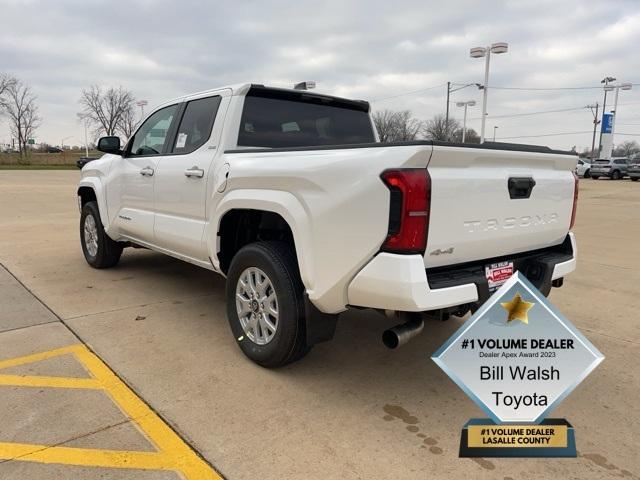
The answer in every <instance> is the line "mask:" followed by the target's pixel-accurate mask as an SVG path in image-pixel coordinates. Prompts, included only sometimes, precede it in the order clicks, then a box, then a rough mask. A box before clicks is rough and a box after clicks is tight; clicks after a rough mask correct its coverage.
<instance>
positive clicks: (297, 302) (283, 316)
mask: <svg viewBox="0 0 640 480" xmlns="http://www.w3.org/2000/svg"><path fill="white" fill-rule="evenodd" d="M227 318H228V320H229V326H230V327H231V331H232V332H233V335H234V337H235V338H236V340H237V342H238V344H239V345H240V348H241V349H242V352H243V353H244V354H245V355H246V356H247V357H249V358H250V359H251V360H253V361H254V362H255V363H257V364H258V365H261V366H263V367H269V368H275V367H280V366H283V365H286V364H288V363H291V362H294V361H296V360H298V359H300V358H302V357H303V356H304V355H306V354H307V353H308V352H309V350H310V347H308V346H307V344H306V331H305V323H304V300H303V285H302V281H301V280H300V274H299V272H298V264H297V261H296V258H295V255H294V252H293V249H292V248H291V246H289V245H288V244H286V243H284V242H257V243H252V244H250V245H247V246H245V247H243V248H242V249H241V250H240V251H239V252H238V253H237V254H236V255H235V256H234V257H233V260H232V261H231V265H230V267H229V272H228V275H227Z"/></svg>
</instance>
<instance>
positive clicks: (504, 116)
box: [470, 106, 589, 120]
mask: <svg viewBox="0 0 640 480" xmlns="http://www.w3.org/2000/svg"><path fill="white" fill-rule="evenodd" d="M587 108H589V107H587V106H585V107H573V108H561V109H558V110H541V111H539V112H528V113H512V114H510V115H487V118H513V117H528V116H530V115H542V114H545V113H560V112H571V111H576V110H585V109H587ZM481 118H482V117H474V118H471V119H470V120H480V119H481Z"/></svg>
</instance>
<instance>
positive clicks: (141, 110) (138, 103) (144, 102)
mask: <svg viewBox="0 0 640 480" xmlns="http://www.w3.org/2000/svg"><path fill="white" fill-rule="evenodd" d="M148 103H149V102H147V101H146V100H138V101H137V102H136V105H137V106H139V107H140V121H142V119H144V106H145V105H147V104H148Z"/></svg>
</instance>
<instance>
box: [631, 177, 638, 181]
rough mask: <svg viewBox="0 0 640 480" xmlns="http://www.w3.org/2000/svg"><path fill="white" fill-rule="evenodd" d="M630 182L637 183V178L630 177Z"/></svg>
mask: <svg viewBox="0 0 640 480" xmlns="http://www.w3.org/2000/svg"><path fill="white" fill-rule="evenodd" d="M630 178H631V181H632V182H637V181H638V177H630Z"/></svg>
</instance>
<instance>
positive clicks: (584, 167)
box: [576, 158, 591, 178]
mask: <svg viewBox="0 0 640 480" xmlns="http://www.w3.org/2000/svg"><path fill="white" fill-rule="evenodd" d="M576 175H578V176H579V177H582V178H590V177H591V163H589V162H588V161H586V160H584V159H582V158H580V159H578V164H577V165H576Z"/></svg>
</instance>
